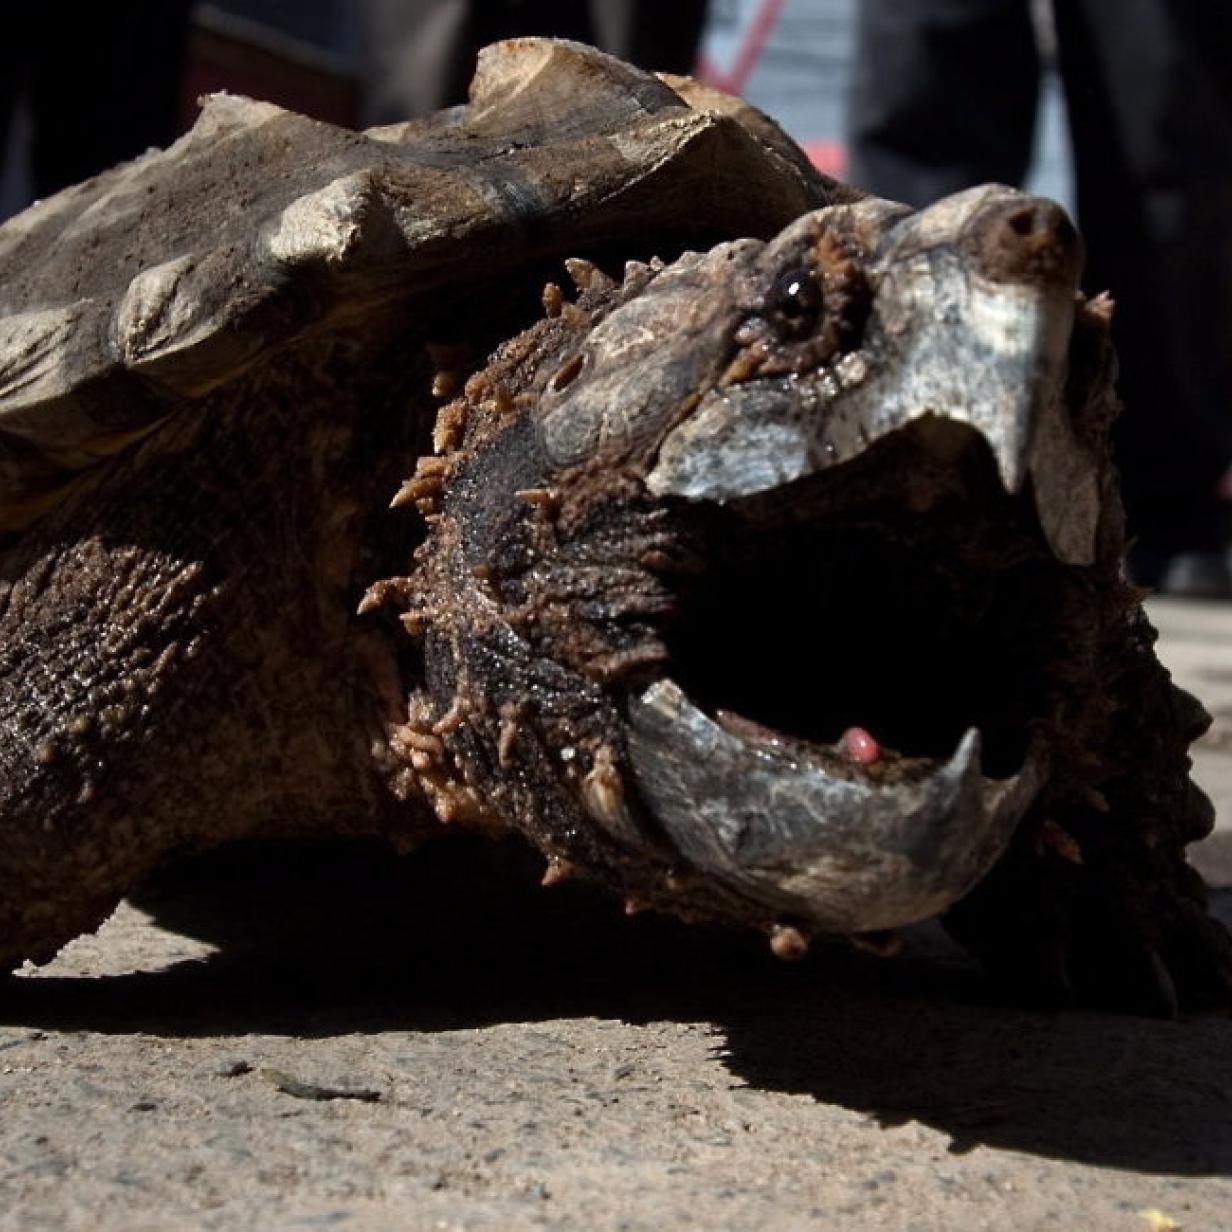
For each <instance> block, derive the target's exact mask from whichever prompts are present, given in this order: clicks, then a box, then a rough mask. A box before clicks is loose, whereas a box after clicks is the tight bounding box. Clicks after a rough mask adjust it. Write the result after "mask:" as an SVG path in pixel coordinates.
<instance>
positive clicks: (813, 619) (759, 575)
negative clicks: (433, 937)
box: [0, 40, 1232, 1010]
mask: <svg viewBox="0 0 1232 1232" xmlns="http://www.w3.org/2000/svg"><path fill="white" fill-rule="evenodd" d="M750 237H752V238H750ZM658 257H664V258H670V261H669V263H666V264H665V263H664V262H663V261H662V260H659V259H658ZM564 258H570V259H569V260H568V261H567V262H566V265H567V267H568V270H569V273H570V275H571V277H572V280H573V282H574V283H575V284H576V295H575V297H574V298H573V299H572V300H571V299H570V298H569V297H568V296H566V295H565V294H564V293H563V292H562V291H561V290H560V289H559V287H558V286H557V285H555V284H554V283H549V284H548V286H547V288H546V290H543V289H542V288H543V279H544V276H545V271H547V272H549V273H551V272H552V271H554V270H558V269H559V267H560V262H561V260H562V259H564ZM626 262H627V263H626ZM1080 263H1081V245H1080V241H1079V239H1078V237H1077V236H1076V234H1075V233H1074V231H1073V228H1072V227H1071V226H1070V224H1069V222H1068V221H1067V220H1066V218H1065V216H1064V214H1063V213H1062V212H1061V211H1060V210H1059V209H1058V208H1057V207H1056V206H1054V205H1052V204H1051V203H1048V202H1045V201H1041V200H1038V199H1034V198H1030V197H1025V196H1022V195H1021V194H1018V193H1015V192H1013V191H1011V190H1008V189H1004V188H998V187H987V188H982V189H977V190H973V191H971V192H967V193H963V194H961V195H959V196H956V197H953V198H950V199H948V200H946V201H943V202H941V203H940V204H938V205H935V206H933V207H931V208H930V209H927V210H924V211H922V212H918V213H917V212H912V211H910V210H908V209H907V208H905V207H901V206H897V205H894V204H891V203H888V202H885V201H880V200H876V199H873V198H869V197H865V196H863V195H862V194H860V193H858V192H856V191H854V190H851V189H848V188H846V187H844V186H842V185H840V184H837V183H835V182H834V181H831V180H828V179H826V178H825V177H823V176H820V175H818V174H817V173H815V172H814V171H812V169H811V168H809V167H808V164H807V162H806V161H805V160H804V159H803V157H802V156H801V155H800V154H799V152H798V151H797V150H796V149H795V148H794V147H793V146H792V145H791V143H790V142H789V141H788V140H787V139H786V138H785V137H784V136H783V135H782V134H781V133H780V132H779V131H778V130H777V129H775V128H774V126H773V125H772V124H771V123H770V122H769V121H767V120H766V119H765V118H764V117H762V116H760V115H758V114H757V113H755V112H753V111H751V110H750V109H748V108H745V107H743V105H741V104H738V103H736V102H735V101H734V100H730V99H724V98H722V97H721V96H717V95H714V94H711V93H708V92H707V91H705V90H704V89H702V88H701V87H699V86H697V85H696V84H694V83H690V82H684V81H672V82H668V81H662V80H659V79H656V78H654V77H651V76H648V75H646V74H643V73H640V72H637V71H635V70H633V69H630V68H628V67H627V66H624V65H622V64H620V63H618V62H616V61H614V60H611V59H609V58H607V57H605V56H602V55H600V54H598V53H596V52H593V51H591V50H589V49H585V48H581V47H578V46H574V45H570V44H562V43H553V42H547V41H537V40H526V41H516V42H512V43H506V44H501V45H498V46H496V47H494V48H491V49H489V50H488V51H487V53H486V54H485V55H484V57H483V59H482V61H481V64H480V68H479V72H478V75H477V78H476V81H475V83H474V86H473V89H472V97H471V101H470V103H469V104H468V105H467V106H466V107H464V108H459V109H455V110H454V111H451V112H447V113H443V114H442V115H439V116H436V117H432V118H430V119H428V120H425V121H420V122H413V123H410V124H407V125H403V126H397V127H395V128H390V129H383V130H373V131H371V132H368V133H365V134H355V133H350V132H344V131H341V130H338V129H335V128H332V127H330V126H327V125H323V124H319V123H314V122H310V121H308V120H306V119H303V118H301V117H297V116H295V115H292V114H289V113H287V112H284V111H281V110H279V109H277V108H275V107H272V106H269V105H265V104H260V103H254V102H249V101H246V100H241V99H235V98H228V97H218V98H215V99H214V100H212V101H211V102H210V103H209V104H208V105H207V106H206V108H205V110H204V113H203V115H202V117H201V119H200V120H199V122H198V124H197V126H196V127H195V129H194V130H193V131H192V132H191V133H190V134H189V135H188V136H187V137H185V138H184V139H182V140H181V141H180V142H178V143H177V144H176V145H175V146H173V147H172V148H171V149H169V150H168V151H166V152H164V153H151V154H149V155H147V156H146V157H144V158H142V159H139V160H138V161H136V162H134V163H132V164H130V165H127V166H124V167H121V168H118V169H116V170H114V171H112V172H109V173H107V174H105V175H103V176H101V177H99V178H98V179H96V180H93V181H91V182H90V183H87V184H85V185H82V186H79V187H77V188H74V189H70V190H68V191H66V192H65V193H62V194H60V195H59V196H56V197H54V198H52V199H50V200H48V201H44V202H42V203H40V204H37V205H35V206H34V207H32V208H31V209H30V210H29V211H27V212H26V213H25V214H23V215H21V216H19V217H18V218H16V219H14V220H12V221H10V222H9V223H8V224H7V225H6V226H5V227H4V228H3V229H0V270H2V286H0V311H2V312H3V314H4V316H3V320H0V526H2V528H3V533H4V535H5V539H4V544H5V546H4V548H3V554H2V555H0V568H2V576H0V684H2V688H0V732H2V733H3V742H2V744H0V825H2V827H3V830H2V837H0V961H3V963H4V964H5V965H7V966H9V967H11V966H13V965H15V964H17V963H19V962H21V961H22V960H24V959H31V960H34V961H36V962H37V961H43V960H45V959H47V958H48V957H50V956H51V955H52V954H53V953H54V952H55V951H56V949H57V948H58V947H59V946H60V945H62V944H63V943H64V942H65V941H66V940H68V939H69V938H71V937H73V936H74V935H75V934H77V933H79V932H80V931H82V930H85V929H89V928H91V927H94V926H95V925H97V923H98V922H99V921H100V920H101V919H102V918H103V917H104V916H105V915H106V913H107V912H108V911H109V910H110V909H111V908H112V907H113V906H114V904H115V903H116V902H117V900H118V899H119V898H120V896H121V895H122V894H124V893H125V892H126V891H127V890H129V889H130V888H132V887H133V886H134V885H136V884H137V883H139V882H140V880H141V879H142V878H143V877H144V876H146V875H147V874H148V873H150V872H151V870H153V869H155V868H156V867H157V866H158V865H159V864H160V863H161V862H162V861H164V860H165V859H166V858H167V857H168V855H170V854H171V853H175V852H178V851H182V850H185V849H192V848H201V847H204V846H208V845H213V844H218V843H222V842H224V841H227V840H231V839H235V838H240V837H248V836H256V835H263V836H268V835H287V836H298V835H312V834H323V833H330V834H338V833H342V834H350V833H355V834H358V833H364V834H373V833H375V834H379V835H383V836H386V837H388V838H389V839H390V840H391V841H392V842H393V843H394V844H395V845H397V846H399V847H409V846H413V845H414V844H415V843H417V842H419V841H420V840H421V839H423V838H424V837H426V836H428V835H430V834H431V833H433V832H434V831H436V830H439V829H440V826H441V824H442V823H449V824H456V825H460V826H471V827H479V828H482V829H487V830H490V831H497V832H507V831H516V832H519V833H521V834H522V835H524V836H526V838H528V839H529V840H530V841H531V842H533V843H534V844H535V845H536V846H537V847H538V848H539V849H540V850H541V851H542V852H543V853H544V855H545V856H546V857H547V859H548V873H547V876H546V878H545V880H547V881H551V880H554V879H557V878H559V877H561V876H565V875H567V874H569V873H571V872H576V873H579V874H582V875H585V876H587V877H589V878H592V879H595V880H597V881H598V882H600V883H602V884H604V885H606V886H608V887H610V888H611V889H612V890H614V891H616V892H617V893H618V894H620V895H622V896H623V897H624V898H625V899H626V901H627V905H628V906H629V907H630V908H631V909H633V908H637V907H641V906H644V907H649V908H654V909H659V910H664V911H668V912H674V913H676V914H678V915H680V916H682V917H684V918H686V919H702V920H708V921H715V922H720V923H725V924H735V925H744V926H752V927H754V928H758V929H763V930H765V931H766V932H767V933H769V934H770V935H771V937H772V940H773V945H774V947H775V949H776V951H777V952H779V953H781V954H784V955H789V954H791V953H793V952H798V951H799V950H801V949H802V948H803V947H804V945H805V944H806V943H807V941H808V939H809V938H810V937H811V936H812V935H813V934H814V933H819V932H826V933H839V934H862V933H876V932H878V931H880V930H886V929H892V928H894V927H895V926H896V925H899V924H904V923H908V922H911V921H915V920H919V919H923V918H925V917H929V916H933V915H937V914H939V913H943V912H944V913H947V914H946V920H947V923H948V924H949V925H950V927H951V928H952V930H953V931H954V932H955V933H956V934H957V935H958V936H959V938H960V939H962V940H963V941H964V942H965V943H966V944H967V945H968V946H969V947H970V948H971V949H972V950H973V951H974V952H975V953H977V954H978V955H979V956H980V957H981V958H982V959H983V960H984V961H985V962H986V963H987V964H988V965H989V966H990V967H991V968H992V969H994V970H1000V971H1002V972H1004V973H1006V974H1007V975H1008V976H1009V977H1010V978H1011V979H1012V980H1013V981H1014V982H1016V984H1017V985H1018V986H1019V987H1020V988H1021V989H1022V990H1023V991H1024V992H1030V993H1033V994H1036V993H1042V994H1044V995H1049V996H1054V997H1067V996H1071V995H1076V996H1079V997H1082V998H1086V999H1094V1000H1101V1001H1112V1002H1117V1003H1121V1004H1125V1005H1130V1006H1140V1007H1144V1008H1156V1009H1164V1010H1168V1009H1171V1008H1173V1007H1174V1006H1175V1004H1176V1002H1177V1000H1178V998H1179V1000H1180V1001H1181V1002H1183V1003H1202V1002H1209V1001H1212V1000H1216V999H1220V998H1223V997H1225V996H1226V995H1227V993H1228V990H1229V986H1230V982H1229V972H1230V971H1232V962H1230V959H1229V946H1228V942H1227V938H1226V936H1225V935H1224V933H1223V932H1222V931H1221V930H1220V929H1219V927H1218V926H1217V925H1215V924H1213V923H1212V922H1211V921H1210V920H1209V919H1208V918H1207V916H1206V913H1205V908H1204V899H1203V889H1202V886H1201V883H1200V881H1199V879H1198V878H1197V877H1196V875H1195V874H1194V873H1193V872H1192V871H1191V869H1190V868H1189V867H1188V865H1187V864H1186V862H1185V859H1184V847H1185V845H1186V844H1187V843H1188V842H1191V841H1192V840H1194V839H1196V838H1198V837H1200V836H1202V835H1203V834H1205V833H1206V832H1207V830H1208V829H1209V826H1210V823H1211V818H1210V807H1209V804H1208V802H1207V801H1206V800H1205V798H1204V797H1203V796H1202V795H1201V793H1200V792H1198V791H1197V790H1196V789H1195V788H1194V787H1193V785H1192V784H1191V783H1190V782H1189V780H1188V776H1187V770H1188V761H1187V757H1186V749H1187V746H1188V743H1189V742H1190V741H1191V740H1192V739H1193V738H1194V737H1195V735H1196V734H1198V733H1199V732H1200V731H1201V730H1202V728H1203V726H1204V723H1205V722H1206V717H1205V715H1204V714H1203V712H1202V710H1201V708H1200V707H1199V706H1198V705H1197V704H1196V703H1195V702H1194V701H1193V700H1192V699H1191V698H1189V697H1187V696H1186V695H1184V694H1182V693H1180V692H1179V691H1178V690H1177V689H1175V688H1174V687H1173V686H1172V684H1171V682H1170V680H1169V678H1168V676H1167V674H1166V672H1164V670H1163V669H1162V668H1161V667H1160V666H1159V665H1158V663H1157V662H1156V660H1155V658H1154V656H1153V653H1152V651H1151V642H1152V633H1151V630H1150V628H1149V626H1148V625H1147V623H1146V621H1145V618H1144V617H1143V615H1142V612H1141V610H1140V607H1139V597H1140V596H1139V595H1138V594H1137V593H1135V592H1134V591H1133V590H1132V589H1131V588H1130V587H1128V586H1127V585H1126V584H1125V583H1124V582H1123V581H1122V578H1121V574H1120V560H1121V555H1122V549H1123V546H1124V545H1123V529H1122V521H1121V514H1120V511H1119V505H1118V501H1117V497H1116V494H1115V486H1114V478H1113V475H1112V473H1111V470H1110V466H1109V462H1108V449H1107V432H1108V425H1109V421H1110V419H1111V418H1112V416H1113V414H1114V412H1115V409H1116V403H1115V398H1114V395H1113V392H1112V387H1111V380H1112V373H1113V366H1114V361H1113V358H1112V354H1111V350H1110V346H1109V342H1108V318H1109V312H1110V305H1109V303H1108V301H1107V300H1106V299H1094V300H1087V299H1084V298H1083V297H1082V296H1080V295H1077V294H1076V290H1075V289H1076V286H1077V278H1078V274H1079V267H1080ZM395 492H396V493H397V495H396V498H395V499H394V502H393V503H394V505H395V506H402V505H408V504H413V505H415V506H417V507H418V511H419V513H420V514H422V515H423V516H422V517H420V516H417V515H416V514H415V512H414V511H413V510H404V511H401V512H394V513H391V512H389V510H388V509H387V507H386V506H387V505H388V503H389V498H390V495H391V494H393V493H395Z"/></svg>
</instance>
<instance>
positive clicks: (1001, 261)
mask: <svg viewBox="0 0 1232 1232" xmlns="http://www.w3.org/2000/svg"><path fill="white" fill-rule="evenodd" d="M990 222H991V223H992V225H991V226H990V227H989V228H988V230H986V231H985V232H984V235H985V237H986V238H985V240H984V245H983V246H984V254H985V261H986V264H987V267H988V268H987V272H988V273H989V274H990V275H991V276H993V277H994V278H996V277H1000V278H1008V279H1011V280H1014V281H1017V280H1020V279H1022V278H1028V279H1032V280H1034V279H1038V278H1054V277H1057V278H1061V279H1063V280H1068V279H1070V278H1075V279H1076V276H1077V273H1078V269H1079V267H1080V266H1081V262H1082V241H1081V240H1080V239H1079V236H1078V232H1077V231H1076V230H1075V228H1074V224H1073V223H1072V222H1070V220H1069V217H1068V216H1067V215H1066V213H1065V211H1064V210H1063V209H1062V208H1061V207H1060V206H1059V205H1057V204H1055V203H1054V202H1052V201H1044V200H1033V201H1032V200H1027V201H1022V202H1018V203H1016V204H1015V205H1014V207H1013V208H1012V209H1010V210H1008V211H1006V212H1005V213H1003V214H1002V215H1001V216H1000V218H998V219H996V220H995V221H993V220H990Z"/></svg>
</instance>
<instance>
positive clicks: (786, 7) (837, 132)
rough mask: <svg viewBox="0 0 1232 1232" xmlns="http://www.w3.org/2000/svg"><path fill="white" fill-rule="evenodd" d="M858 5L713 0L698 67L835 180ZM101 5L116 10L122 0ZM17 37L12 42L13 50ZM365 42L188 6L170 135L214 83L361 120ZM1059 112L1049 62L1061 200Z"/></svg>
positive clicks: (14, 150)
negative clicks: (775, 124)
mask: <svg viewBox="0 0 1232 1232" xmlns="http://www.w3.org/2000/svg"><path fill="white" fill-rule="evenodd" d="M161 2H162V0H155V3H161ZM858 3H859V0H710V4H709V6H708V11H707V12H706V14H705V18H704V25H703V27H702V33H701V42H700V48H699V55H698V62H697V71H698V73H699V75H701V76H703V77H705V78H706V79H707V80H708V81H710V82H711V83H712V84H714V85H717V86H719V87H720V88H722V89H726V90H728V91H729V92H731V93H736V94H743V95H744V96H745V97H746V98H748V99H749V100H750V101H751V102H752V103H754V104H755V105H756V106H758V107H760V108H762V110H764V111H766V112H768V113H769V114H770V115H773V116H774V117H775V118H776V119H777V120H778V121H779V122H780V123H781V124H783V126H784V127H785V128H786V129H787V130H788V131H789V132H790V133H791V134H792V136H794V137H795V138H796V139H797V140H798V141H799V142H801V144H802V145H804V147H805V148H806V149H807V150H808V152H809V155H810V156H811V157H812V158H813V160H814V162H816V163H817V165H818V166H819V167H821V168H822V170H824V171H827V172H829V173H830V174H832V175H839V176H841V175H842V174H843V173H844V171H845V168H846V162H847V160H846V144H845V132H846V98H847V93H848V89H849V83H850V77H851V68H852V62H853V57H854V53H855V46H854V44H855V24H854V17H855V11H856V7H857V5H858ZM100 7H104V8H109V9H111V10H112V12H113V13H114V12H115V11H116V10H118V9H121V8H122V7H123V6H122V5H118V4H117V5H114V6H100ZM164 7H165V6H164ZM171 7H174V0H172V5H171ZM175 40H176V33H175V32H174V31H173V32H171V36H170V38H169V39H168V40H167V42H168V44H169V46H167V47H166V48H165V49H164V51H163V54H164V55H165V54H168V53H169V54H171V55H174V54H175V52H176V50H177V44H176V41H175ZM17 42H18V40H13V41H12V42H10V48H12V49H13V50H14V51H15V50H16V44H17ZM366 42H367V39H366V26H365V20H364V13H363V5H362V4H361V3H358V2H357V0H209V2H208V3H205V2H202V3H196V4H194V5H192V7H191V12H190V16H189V19H188V24H187V29H186V32H185V34H184V42H183V47H182V52H183V57H184V60H183V73H182V76H181V78H180V79H179V82H178V84H177V87H176V90H175V101H174V123H175V126H176V131H183V130H185V129H186V128H188V127H189V126H190V125H191V124H192V121H193V118H194V117H195V115H196V111H197V103H196V100H197V98H198V97H199V96H200V95H202V94H205V93H209V92H210V91H212V90H230V91H232V92H233V93H236V94H247V95H251V96H254V97H258V98H265V99H269V100H271V101H272V102H276V103H280V104H281V105H283V106H285V107H290V108H292V109H293V110H295V111H300V112H303V113H305V114H307V115H312V116H316V117H317V118H319V119H322V120H328V121H330V122H332V123H335V124H346V125H351V126H355V125H358V124H361V123H362V122H363V121H364V119H365V118H366V117H365V110H366V108H365V92H364V88H363V78H364V74H365V68H366V66H367V64H368V56H367V55H366V53H365V45H366ZM129 43H130V45H131V40H129ZM95 46H96V44H95ZM0 63H2V61H0ZM1063 109H1064V101H1063V99H1062V96H1061V91H1060V88H1059V86H1058V83H1057V78H1056V74H1055V72H1053V71H1051V70H1049V71H1047V72H1046V74H1045V79H1044V88H1043V93H1042V105H1041V117H1040V119H1041V124H1040V129H1039V133H1038V137H1037V146H1036V158H1035V166H1034V170H1033V173H1032V175H1033V179H1032V183H1033V186H1034V187H1035V188H1036V189H1037V190H1038V191H1040V192H1042V193H1044V194H1045V195H1047V196H1051V197H1055V198H1057V199H1059V200H1061V201H1063V202H1064V203H1066V204H1070V203H1071V201H1072V191H1071V187H1070V184H1071V177H1070V173H1069V166H1068V147H1067V142H1066V136H1065V124H1064V110H1063ZM30 120H31V116H30V107H29V105H28V102H27V100H26V99H24V98H19V99H18V100H17V105H16V107H15V109H14V114H13V116H12V118H11V122H10V123H9V125H8V132H7V142H6V155H5V157H4V160H3V168H4V171H3V177H2V180H0V218H2V217H7V216H8V215H10V214H13V213H16V212H17V210H19V209H21V208H23V207H24V206H25V205H26V204H27V203H28V202H29V201H30V200H31V199H33V196H34V195H35V190H34V184H33V180H32V176H31V172H30V144H31V135H32V134H31V123H30Z"/></svg>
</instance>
